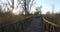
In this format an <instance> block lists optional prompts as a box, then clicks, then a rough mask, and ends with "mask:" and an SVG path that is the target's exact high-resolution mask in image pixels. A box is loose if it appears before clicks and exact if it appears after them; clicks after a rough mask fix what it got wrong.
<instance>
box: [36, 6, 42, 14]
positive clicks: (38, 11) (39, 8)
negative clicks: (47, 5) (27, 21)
mask: <svg viewBox="0 0 60 32" xmlns="http://www.w3.org/2000/svg"><path fill="white" fill-rule="evenodd" d="M41 9H42V6H40V7H36V12H37V13H40V15H41V13H42V12H41Z"/></svg>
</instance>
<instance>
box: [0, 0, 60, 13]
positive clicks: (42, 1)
mask: <svg viewBox="0 0 60 32" xmlns="http://www.w3.org/2000/svg"><path fill="white" fill-rule="evenodd" d="M2 1H3V2H6V1H5V0H2ZM6 3H7V2H6ZM15 3H16V4H15V7H16V5H17V2H16V0H15ZM0 5H2V4H0ZM52 5H53V6H54V12H55V13H57V12H60V0H35V4H34V5H33V7H32V9H31V12H34V11H36V10H35V9H36V7H38V6H42V10H41V11H42V14H46V12H47V11H50V12H52ZM18 9H19V8H18ZM15 12H16V11H15Z"/></svg>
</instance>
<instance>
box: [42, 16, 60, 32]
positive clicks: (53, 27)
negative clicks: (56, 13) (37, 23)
mask: <svg viewBox="0 0 60 32" xmlns="http://www.w3.org/2000/svg"><path fill="white" fill-rule="evenodd" d="M43 20H44V22H43V24H44V27H45V30H46V31H47V32H59V30H60V29H59V28H60V25H58V24H55V23H53V22H52V21H48V20H47V19H45V18H44V17H43Z"/></svg>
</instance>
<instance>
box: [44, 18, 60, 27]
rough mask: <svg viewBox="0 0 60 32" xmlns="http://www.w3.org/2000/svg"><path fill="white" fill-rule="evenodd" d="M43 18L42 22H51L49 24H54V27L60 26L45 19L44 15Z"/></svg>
mask: <svg viewBox="0 0 60 32" xmlns="http://www.w3.org/2000/svg"><path fill="white" fill-rule="evenodd" d="M43 20H44V22H46V23H48V24H51V25H53V26H55V27H60V25H58V24H55V23H53V22H51V21H48V20H46V19H45V18H44V17H43Z"/></svg>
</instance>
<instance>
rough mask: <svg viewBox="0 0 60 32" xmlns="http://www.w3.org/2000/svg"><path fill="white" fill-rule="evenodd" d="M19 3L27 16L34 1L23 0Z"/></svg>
mask: <svg viewBox="0 0 60 32" xmlns="http://www.w3.org/2000/svg"><path fill="white" fill-rule="evenodd" d="M18 1H19V0H18ZM21 2H22V3H21ZM19 3H20V4H21V7H22V8H23V11H25V14H29V12H30V11H31V7H32V6H33V4H34V0H21V1H19Z"/></svg>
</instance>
